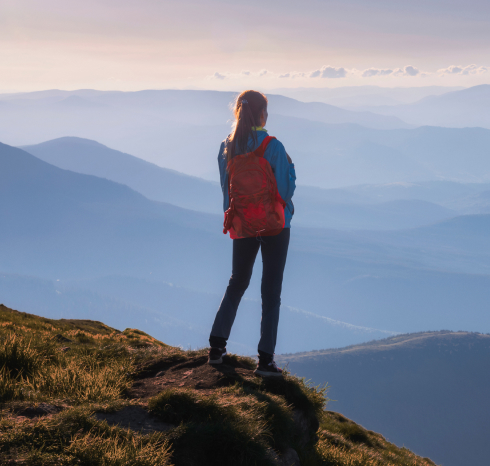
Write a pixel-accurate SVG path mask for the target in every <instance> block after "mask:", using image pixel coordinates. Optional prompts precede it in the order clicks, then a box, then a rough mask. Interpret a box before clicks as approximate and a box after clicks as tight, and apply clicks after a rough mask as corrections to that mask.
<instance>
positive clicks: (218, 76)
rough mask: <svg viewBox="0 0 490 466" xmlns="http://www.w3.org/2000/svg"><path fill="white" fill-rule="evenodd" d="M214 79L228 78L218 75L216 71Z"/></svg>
mask: <svg viewBox="0 0 490 466" xmlns="http://www.w3.org/2000/svg"><path fill="white" fill-rule="evenodd" d="M213 78H214V79H225V78H226V76H225V75H224V74H221V73H218V72H217V71H216V73H214V74H213Z"/></svg>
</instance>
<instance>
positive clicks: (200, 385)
mask: <svg viewBox="0 0 490 466" xmlns="http://www.w3.org/2000/svg"><path fill="white" fill-rule="evenodd" d="M141 370H142V374H144V375H145V377H144V378H140V379H139V380H136V381H135V382H134V383H133V385H132V386H131V388H130V389H129V392H128V396H129V398H142V399H144V398H150V397H152V396H154V395H156V394H158V393H160V392H161V391H162V390H165V389H168V388H192V389H196V390H210V389H214V388H217V387H225V386H228V385H232V384H234V383H235V382H243V381H245V380H249V379H253V378H255V375H254V374H253V370H252V369H250V368H249V367H248V366H246V365H245V364H242V363H241V362H240V361H237V360H234V359H232V358H228V357H226V356H225V357H224V358H223V363H222V364H208V363H207V356H199V357H195V358H190V359H188V360H187V361H185V362H181V363H178V364H175V363H174V364H173V365H172V364H171V363H170V364H169V362H168V360H167V361H165V360H163V359H162V360H161V361H156V362H153V363H152V365H151V367H149V366H148V367H144V368H142V369H141ZM150 374H151V375H150Z"/></svg>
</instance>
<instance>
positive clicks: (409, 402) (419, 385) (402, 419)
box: [276, 331, 490, 466]
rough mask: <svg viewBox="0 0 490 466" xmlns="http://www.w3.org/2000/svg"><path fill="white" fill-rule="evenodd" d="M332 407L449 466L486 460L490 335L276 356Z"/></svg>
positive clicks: (436, 335)
mask: <svg viewBox="0 0 490 466" xmlns="http://www.w3.org/2000/svg"><path fill="white" fill-rule="evenodd" d="M276 359H277V360H278V361H279V362H280V364H286V363H287V364H288V366H289V369H290V370H291V372H292V373H293V374H296V375H298V376H301V377H306V378H307V379H310V380H311V381H312V383H314V384H319V383H325V382H328V384H329V386H330V387H331V388H330V390H329V397H330V398H331V399H332V400H335V401H332V402H331V403H330V408H331V409H333V410H334V411H342V412H343V414H346V415H347V416H349V417H351V418H352V419H353V420H355V421H356V422H359V423H360V424H363V425H369V426H372V428H374V429H376V430H378V431H380V432H383V434H384V435H386V437H387V438H388V439H389V440H390V441H393V442H395V443H399V444H402V443H403V444H404V445H405V446H406V447H408V448H410V449H412V450H413V451H415V452H416V453H417V454H419V455H422V456H427V455H428V456H430V457H431V458H432V459H433V460H434V461H435V462H436V463H437V464H443V465H444V466H461V465H463V464H471V465H472V466H486V465H487V463H488V456H489V454H490V445H489V444H488V442H487V441H486V433H487V432H488V431H489V430H490V419H489V417H488V412H489V411H490V398H489V397H488V394H487V390H486V387H488V386H489V384H490V372H489V371H488V370H487V368H488V367H490V335H489V334H486V335H484V334H479V333H468V332H450V331H443V332H425V333H415V334H408V335H397V336H395V337H391V338H388V339H385V340H379V341H376V342H370V343H364V344H362V345H355V346H350V347H346V348H340V349H329V350H322V351H312V352H307V353H298V354H291V355H281V356H278V357H277V358H276Z"/></svg>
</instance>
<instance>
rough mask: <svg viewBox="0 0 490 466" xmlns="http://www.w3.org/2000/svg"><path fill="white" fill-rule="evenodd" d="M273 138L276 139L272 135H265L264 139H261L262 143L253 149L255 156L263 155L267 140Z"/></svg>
mask: <svg viewBox="0 0 490 466" xmlns="http://www.w3.org/2000/svg"><path fill="white" fill-rule="evenodd" d="M273 139H276V138H275V137H274V136H266V137H265V138H264V140H263V141H262V144H261V145H260V146H259V147H257V149H255V150H254V154H255V155H256V156H257V157H263V156H264V152H265V150H266V149H267V146H268V145H269V142H271V141H272V140H273Z"/></svg>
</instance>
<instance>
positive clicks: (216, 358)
mask: <svg viewBox="0 0 490 466" xmlns="http://www.w3.org/2000/svg"><path fill="white" fill-rule="evenodd" d="M225 355H226V348H211V349H210V350H209V359H208V364H221V363H222V362H223V356H225Z"/></svg>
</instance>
